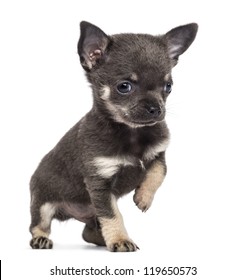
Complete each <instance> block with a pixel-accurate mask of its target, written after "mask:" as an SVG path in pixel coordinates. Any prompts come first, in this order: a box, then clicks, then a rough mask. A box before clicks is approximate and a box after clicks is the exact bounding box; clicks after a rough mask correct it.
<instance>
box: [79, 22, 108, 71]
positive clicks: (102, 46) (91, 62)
mask: <svg viewBox="0 0 245 280" xmlns="http://www.w3.org/2000/svg"><path fill="white" fill-rule="evenodd" d="M80 32H81V33H80V39H79V41H78V45H77V49H78V54H79V56H80V61H81V64H82V66H83V68H84V69H85V70H87V71H89V70H91V69H92V68H93V67H94V66H95V65H96V64H97V63H98V61H99V60H101V59H102V58H103V57H104V53H105V50H106V48H107V46H108V44H109V41H110V39H109V37H108V36H107V35H106V34H105V33H104V32H103V31H102V30H101V29H100V28H98V27H97V26H95V25H93V24H91V23H89V22H86V21H82V22H81V23H80Z"/></svg>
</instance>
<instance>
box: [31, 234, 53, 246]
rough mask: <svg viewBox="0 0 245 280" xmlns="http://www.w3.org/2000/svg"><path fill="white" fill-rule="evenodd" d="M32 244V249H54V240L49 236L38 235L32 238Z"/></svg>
mask: <svg viewBox="0 0 245 280" xmlns="http://www.w3.org/2000/svg"><path fill="white" fill-rule="evenodd" d="M30 246H31V247H32V249H52V248H53V242H52V240H50V239H48V238H47V237H43V236H38V237H34V238H32V240H31V241H30Z"/></svg>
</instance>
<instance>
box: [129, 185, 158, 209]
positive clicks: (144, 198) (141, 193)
mask: <svg viewBox="0 0 245 280" xmlns="http://www.w3.org/2000/svg"><path fill="white" fill-rule="evenodd" d="M153 198H154V195H153V194H152V193H151V192H149V191H147V190H143V189H142V188H138V189H136V190H135V194H134V197H133V200H134V202H135V204H136V205H137V207H138V208H139V209H140V210H141V211H142V212H146V211H147V210H148V209H149V208H150V206H151V204H152V201H153Z"/></svg>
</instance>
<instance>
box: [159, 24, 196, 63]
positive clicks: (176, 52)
mask: <svg viewBox="0 0 245 280" xmlns="http://www.w3.org/2000/svg"><path fill="white" fill-rule="evenodd" d="M197 29H198V25H197V24H196V23H190V24H187V25H182V26H179V27H176V28H174V29H172V30H170V31H169V32H168V33H166V34H165V35H164V39H165V40H166V41H167V46H168V54H169V57H170V58H171V59H172V60H173V64H174V65H175V64H176V63H177V62H178V58H179V56H180V55H181V54H182V53H184V52H185V51H186V50H187V49H188V48H189V46H190V45H191V43H192V42H193V41H194V39H195V37H196V34H197Z"/></svg>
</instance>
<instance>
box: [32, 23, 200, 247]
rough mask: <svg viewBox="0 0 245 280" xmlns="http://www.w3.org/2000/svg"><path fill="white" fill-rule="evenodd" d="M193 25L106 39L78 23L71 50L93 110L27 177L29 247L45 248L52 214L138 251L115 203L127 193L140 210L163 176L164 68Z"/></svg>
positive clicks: (90, 237) (189, 38)
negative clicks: (89, 92)
mask: <svg viewBox="0 0 245 280" xmlns="http://www.w3.org/2000/svg"><path fill="white" fill-rule="evenodd" d="M197 29H198V26H197V24H195V23H191V24H187V25H183V26H179V27H177V28H174V29H172V30H170V31H169V32H168V33H166V34H165V35H160V36H152V35H147V34H117V35H113V36H108V35H107V34H105V33H104V32H103V31H102V30H101V29H100V28H98V27H96V26H95V25H93V24H90V23H88V22H85V21H83V22H81V24H80V31H81V35H80V39H79V42H78V54H79V57H80V61H81V65H82V67H83V68H84V70H85V72H86V75H87V78H88V81H89V82H90V84H91V86H92V91H93V100H94V102H93V107H92V109H91V111H90V112H89V113H87V115H85V117H83V118H82V119H81V120H80V121H79V122H78V123H77V124H76V125H75V126H74V127H73V128H71V129H70V130H69V131H68V132H67V133H66V134H65V136H64V137H63V138H62V139H61V140H60V141H59V143H58V144H57V145H56V146H55V147H54V148H53V150H51V151H50V152H49V153H48V154H47V155H46V156H45V157H44V158H43V159H42V161H41V163H40V164H39V166H38V168H37V170H36V171H35V173H34V174H33V176H32V178H31V182H30V191H31V219H32V220H31V225H30V232H31V234H32V240H31V241H30V245H31V247H32V248H34V249H50V248H52V246H53V242H52V241H51V240H50V239H49V235H50V227H51V221H52V219H54V218H56V219H58V220H60V221H64V220H67V219H70V218H75V219H77V220H79V221H81V222H83V223H85V224H86V225H85V228H84V230H83V234H82V236H83V238H84V240H85V241H87V242H89V243H94V244H96V245H99V246H106V247H107V248H108V250H109V251H113V252H125V251H127V252H132V251H136V250H137V249H138V246H137V245H136V244H135V243H134V241H133V240H131V239H130V237H129V236H128V233H127V231H126V228H125V226H124V223H123V218H122V215H121V213H120V212H119V209H118V206H117V200H118V198H119V197H121V196H123V195H125V194H127V193H129V192H131V191H133V190H134V191H135V193H134V196H133V200H134V202H135V204H136V205H137V207H138V208H139V209H140V210H142V211H143V212H144V211H147V210H148V209H149V207H150V206H151V204H152V201H153V198H154V195H155V193H156V191H157V189H158V188H159V186H160V185H161V184H162V182H163V180H164V177H165V175H166V170H167V169H166V163H165V151H166V148H167V146H168V143H169V131H168V128H167V125H166V123H165V120H164V119H165V103H166V99H167V97H168V95H169V94H170V92H171V90H172V77H171V70H172V68H173V67H174V66H175V65H176V63H177V61H178V58H179V56H180V55H181V54H182V53H183V52H185V51H186V50H187V49H188V47H189V46H190V45H191V43H192V42H193V40H194V39H195V36H196V33H197Z"/></svg>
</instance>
